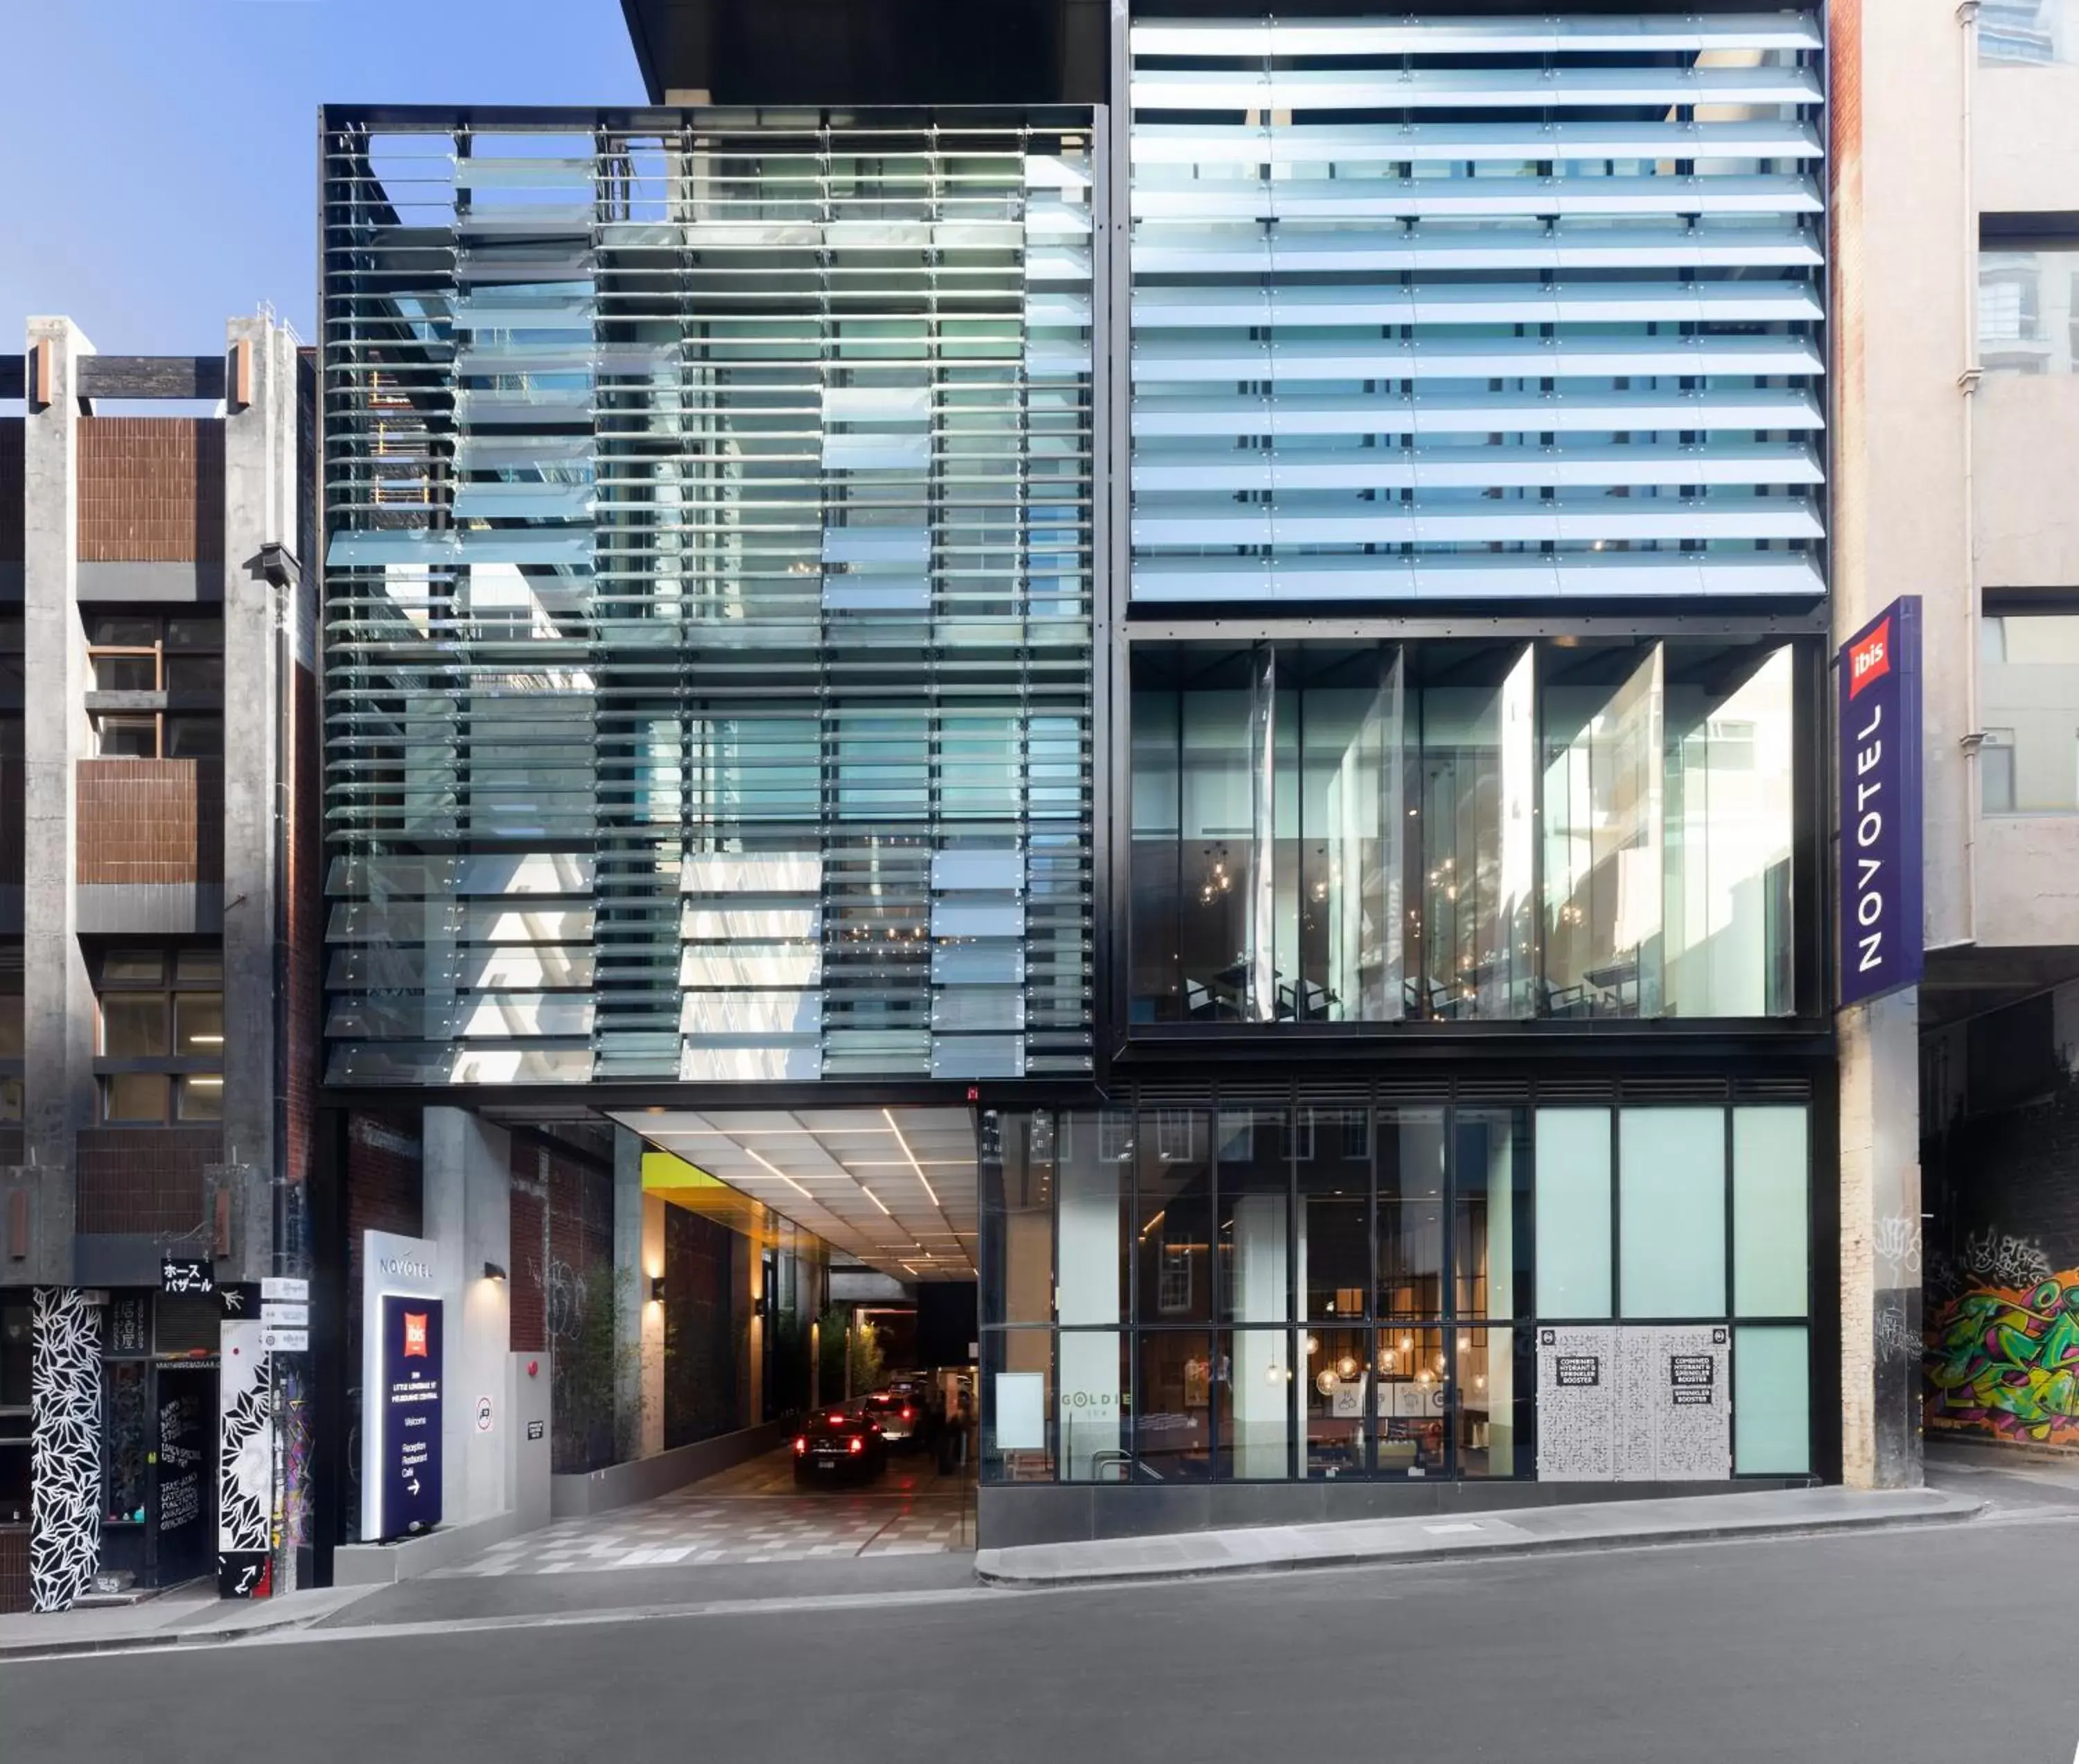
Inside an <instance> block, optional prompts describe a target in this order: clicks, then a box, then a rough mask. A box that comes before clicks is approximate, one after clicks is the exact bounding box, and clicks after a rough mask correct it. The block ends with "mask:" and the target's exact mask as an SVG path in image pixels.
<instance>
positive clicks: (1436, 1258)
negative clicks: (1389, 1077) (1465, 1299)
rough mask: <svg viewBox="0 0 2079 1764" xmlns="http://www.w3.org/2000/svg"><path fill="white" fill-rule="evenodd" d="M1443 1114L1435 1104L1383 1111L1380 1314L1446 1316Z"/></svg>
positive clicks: (1380, 1129)
mask: <svg viewBox="0 0 2079 1764" xmlns="http://www.w3.org/2000/svg"><path fill="white" fill-rule="evenodd" d="M1444 1115H1445V1111H1444V1110H1442V1109H1441V1108H1429V1107H1402V1108H1396V1109H1393V1110H1384V1111H1382V1112H1381V1114H1380V1117H1379V1124H1378V1251H1377V1255H1376V1265H1377V1267H1378V1300H1377V1304H1376V1311H1377V1315H1379V1316H1380V1317H1441V1316H1442V1315H1444Z"/></svg>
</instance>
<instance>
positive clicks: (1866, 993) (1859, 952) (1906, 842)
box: [1834, 594, 1923, 1010]
mask: <svg viewBox="0 0 2079 1764" xmlns="http://www.w3.org/2000/svg"><path fill="white" fill-rule="evenodd" d="M1836 672H1837V674H1838V684H1837V688H1836V691H1837V695H1838V696H1837V700H1836V702H1837V704H1838V727H1837V729H1836V731H1835V734H1836V738H1837V742H1838V746H1837V751H1838V754H1839V756H1840V805H1839V815H1840V821H1839V831H1840V844H1839V849H1840V886H1839V888H1838V889H1837V890H1836V893H1835V898H1836V899H1837V901H1838V903H1839V906H1838V910H1839V913H1840V924H1839V926H1838V934H1837V936H1836V938H1835V939H1834V941H1835V943H1836V945H1837V947H1838V950H1839V951H1840V963H1841V985H1840V993H1839V997H1840V1008H1841V1009H1843V1010H1845V1009H1847V1008H1848V1007H1849V1006H1850V1005H1865V1004H1868V1002H1869V1001H1871V1000H1872V999H1873V998H1881V997H1884V994H1885V993H1893V992H1897V990H1898V989H1900V988H1901V987H1903V986H1914V985H1918V984H1919V981H1920V976H1921V968H1922V958H1923V944H1922V923H1921V826H1920V816H1921V746H1920V743H1921V728H1920V720H1921V719H1920V597H1919V596H1918V595H1912V594H1909V595H1902V596H1900V597H1899V598H1898V599H1897V600H1894V601H1893V602H1892V604H1890V605H1889V606H1888V607H1886V608H1884V611H1883V612H1880V613H1879V614H1878V615H1877V616H1876V617H1875V618H1874V619H1872V620H1871V621H1870V622H1869V623H1868V625H1864V627H1863V628H1862V629H1861V630H1859V631H1858V632H1857V633H1855V635H1854V636H1853V637H1851V638H1849V639H1848V641H1847V642H1846V643H1845V644H1843V646H1842V647H1841V653H1840V655H1839V658H1838V663H1837V666H1836Z"/></svg>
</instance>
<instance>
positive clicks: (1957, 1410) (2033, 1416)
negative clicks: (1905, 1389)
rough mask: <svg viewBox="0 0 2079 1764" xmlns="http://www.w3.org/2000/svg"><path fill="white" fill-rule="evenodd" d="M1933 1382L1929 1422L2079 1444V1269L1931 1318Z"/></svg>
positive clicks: (1963, 1301) (1959, 1297)
mask: <svg viewBox="0 0 2079 1764" xmlns="http://www.w3.org/2000/svg"><path fill="white" fill-rule="evenodd" d="M1932 1296H1933V1295H1932V1294H1930V1297H1932ZM1927 1380H1928V1402H1927V1412H1926V1419H1927V1425H1928V1426H1929V1427H1930V1428H1942V1429H1946V1430H1948V1431H1950V1432H1969V1433H1979V1434H1990V1435H1993V1436H1996V1437H1998V1438H2003V1439H2010V1440H2020V1441H2023V1442H2026V1443H2030V1444H2040V1445H2079V1269H2064V1270H2063V1271H2062V1272H2061V1273H2052V1274H2050V1275H2048V1277H2045V1278H2043V1279H2042V1280H2039V1281H2036V1282H2035V1283H2034V1284H2033V1285H2029V1286H2026V1287H2023V1286H1992V1287H1987V1286H1968V1287H1965V1288H1964V1289H1963V1290H1960V1291H1958V1292H1956V1293H1955V1294H1952V1295H1951V1297H1949V1298H1947V1299H1945V1300H1944V1301H1943V1302H1942V1304H1941V1306H1940V1308H1939V1310H1936V1311H1935V1314H1934V1315H1933V1316H1932V1318H1931V1319H1930V1321H1929V1323H1928V1329H1927Z"/></svg>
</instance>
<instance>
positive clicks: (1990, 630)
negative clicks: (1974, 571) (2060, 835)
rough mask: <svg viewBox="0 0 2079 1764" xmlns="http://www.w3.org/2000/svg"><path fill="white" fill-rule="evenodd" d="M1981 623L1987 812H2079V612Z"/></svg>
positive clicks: (1982, 779) (1981, 767)
mask: <svg viewBox="0 0 2079 1764" xmlns="http://www.w3.org/2000/svg"><path fill="white" fill-rule="evenodd" d="M2074 261H2075V262H2079V257H2075V260H2074ZM1978 681H1979V696H1980V700H1981V706H1982V709H1981V713H1980V714H1981V717H1982V718H1983V720H1984V722H1985V745H1984V746H1982V747H1981V748H1980V749H1979V750H1978V773H1979V778H1978V786H1979V796H1980V800H1981V802H1982V803H1983V805H1984V807H1985V813H1987V814H2068V815H2069V814H2073V813H2079V613H2073V612H2031V613H2009V614H2006V615H2004V616H1998V617H1995V616H1992V615H1988V616H1987V617H1985V619H1983V620H1982V621H1981V646H1980V651H1979V658H1978Z"/></svg>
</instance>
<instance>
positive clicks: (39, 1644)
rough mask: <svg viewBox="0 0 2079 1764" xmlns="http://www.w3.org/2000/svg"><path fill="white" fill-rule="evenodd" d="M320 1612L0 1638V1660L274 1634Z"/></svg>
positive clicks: (312, 1619) (190, 1644) (310, 1619)
mask: <svg viewBox="0 0 2079 1764" xmlns="http://www.w3.org/2000/svg"><path fill="white" fill-rule="evenodd" d="M322 1615H324V1613H322V1612H320V1611H312V1612H309V1613H308V1614H304V1613H301V1612H299V1613H297V1614H295V1615H294V1616H287V1617H274V1618H270V1619H269V1620H266V1622H262V1623H249V1624H239V1625H238V1626H237V1627H236V1628H231V1629H164V1630H161V1629H153V1630H147V1631H145V1632H144V1633H143V1634H141V1635H128V1636H102V1637H98V1638H97V1639H91V1640H90V1639H89V1638H87V1637H84V1636H82V1637H78V1638H77V1639H76V1640H75V1639H73V1638H70V1637H67V1638H65V1639H62V1640H52V1641H7V1642H0V1663H5V1662H10V1661H15V1660H56V1659H63V1658H65V1657H68V1656H74V1655H79V1654H89V1653H136V1652H138V1651H139V1650H140V1649H147V1648H189V1647H195V1646H198V1645H202V1644H204V1643H207V1642H213V1641H244V1640H245V1638H246V1637H248V1636H266V1635H274V1634H276V1633H278V1632H280V1631H282V1630H284V1629H300V1628H303V1626H304V1625H305V1624H310V1623H315V1622H316V1620H318V1618H319V1617H320V1616H322Z"/></svg>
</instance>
